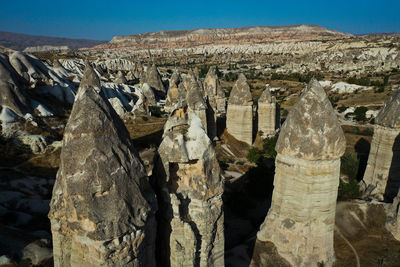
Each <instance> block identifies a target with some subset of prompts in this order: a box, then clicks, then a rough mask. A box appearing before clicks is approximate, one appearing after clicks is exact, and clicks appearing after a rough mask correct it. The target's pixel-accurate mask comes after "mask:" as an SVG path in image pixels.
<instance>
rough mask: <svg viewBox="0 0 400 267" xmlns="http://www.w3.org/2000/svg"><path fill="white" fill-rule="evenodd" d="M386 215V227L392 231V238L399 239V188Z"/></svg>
mask: <svg viewBox="0 0 400 267" xmlns="http://www.w3.org/2000/svg"><path fill="white" fill-rule="evenodd" d="M388 217H389V218H388V220H387V223H386V228H387V229H388V230H389V232H391V233H392V235H393V237H394V238H396V239H397V240H399V241H400V190H399V192H398V193H397V196H396V197H395V198H394V199H393V204H392V205H391V207H390V209H389V216H388Z"/></svg>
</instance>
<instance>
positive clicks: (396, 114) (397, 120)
mask: <svg viewBox="0 0 400 267" xmlns="http://www.w3.org/2000/svg"><path fill="white" fill-rule="evenodd" d="M375 123H376V124H378V125H381V126H384V127H390V128H400V90H397V91H396V92H395V94H394V95H393V96H392V97H391V98H390V99H389V101H388V102H386V104H385V106H384V107H383V108H382V109H381V110H380V111H379V113H378V115H377V116H376V119H375Z"/></svg>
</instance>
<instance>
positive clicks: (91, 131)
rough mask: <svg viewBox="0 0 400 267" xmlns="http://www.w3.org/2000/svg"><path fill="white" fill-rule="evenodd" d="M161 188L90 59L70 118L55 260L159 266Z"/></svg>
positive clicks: (57, 200)
mask: <svg viewBox="0 0 400 267" xmlns="http://www.w3.org/2000/svg"><path fill="white" fill-rule="evenodd" d="M156 208H157V203H156V198H155V194H154V192H153V191H152V189H151V187H150V184H149V182H148V180H147V177H146V172H145V168H144V166H143V164H142V162H141V160H140V158H139V156H138V154H137V152H136V151H135V149H134V148H133V146H132V142H131V140H130V138H129V134H128V131H127V130H126V128H125V126H124V124H123V122H122V121H121V119H120V118H119V116H118V115H117V114H116V112H115V111H114V109H113V108H112V107H111V105H110V104H109V102H108V101H107V99H106V98H105V96H104V93H103V92H102V91H101V87H100V81H99V78H98V77H97V75H96V73H95V72H94V71H93V69H92V68H91V67H90V66H88V67H87V68H86V70H85V74H84V77H83V78H82V81H81V85H80V88H79V92H78V94H77V97H76V101H75V103H74V106H73V109H72V113H71V116H70V119H69V121H68V123H67V126H66V129H65V133H64V139H63V146H62V152H61V164H60V169H59V171H58V173H57V178H56V183H55V185H54V189H53V196H52V200H51V203H50V213H49V218H50V220H51V230H52V235H53V250H54V252H53V254H54V265H55V266H155V259H154V257H155V254H154V252H155V232H156V221H155V216H154V214H155V211H156Z"/></svg>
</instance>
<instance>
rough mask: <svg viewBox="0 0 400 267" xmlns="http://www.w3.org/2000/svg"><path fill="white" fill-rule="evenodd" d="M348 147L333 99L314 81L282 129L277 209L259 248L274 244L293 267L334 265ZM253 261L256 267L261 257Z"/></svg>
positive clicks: (276, 180)
mask: <svg viewBox="0 0 400 267" xmlns="http://www.w3.org/2000/svg"><path fill="white" fill-rule="evenodd" d="M345 146H346V143H345V138H344V134H343V131H342V129H341V127H340V124H339V121H338V119H337V117H336V115H335V113H334V110H333V108H332V106H331V104H330V102H329V100H328V97H327V95H326V94H325V92H324V90H323V89H322V87H321V86H320V85H319V83H318V82H317V81H316V80H312V81H311V82H310V84H309V85H308V86H307V88H306V89H305V90H304V92H303V94H302V95H301V97H300V99H299V101H298V102H297V103H296V104H295V106H294V107H293V108H292V109H291V110H290V112H289V115H288V117H287V119H286V121H285V123H284V124H283V126H282V130H281V134H280V135H279V139H278V142H277V144H276V151H277V152H278V155H277V158H276V168H275V178H274V192H273V196H272V204H271V208H270V209H269V211H268V215H267V217H266V219H265V221H264V223H263V224H262V225H261V228H260V231H259V232H258V234H257V242H259V241H260V242H272V243H273V244H274V245H275V246H276V249H277V251H278V253H279V255H280V256H281V257H283V258H284V259H285V260H287V261H288V262H289V263H290V264H291V265H293V266H317V264H318V263H321V262H323V263H324V264H325V266H332V264H333V262H334V260H335V256H334V249H333V231H334V225H335V209H336V198H337V192H338V186H339V174H340V157H341V155H342V154H343V153H344V150H345ZM260 242H259V244H260ZM257 251H258V249H257V248H255V252H257ZM253 258H254V259H258V261H255V260H253V261H252V265H253V266H257V264H258V263H259V262H260V257H259V255H253Z"/></svg>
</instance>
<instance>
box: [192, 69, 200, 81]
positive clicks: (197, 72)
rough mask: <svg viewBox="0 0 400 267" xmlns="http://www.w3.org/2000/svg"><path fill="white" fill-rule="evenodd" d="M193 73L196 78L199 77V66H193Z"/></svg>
mask: <svg viewBox="0 0 400 267" xmlns="http://www.w3.org/2000/svg"><path fill="white" fill-rule="evenodd" d="M193 73H194V75H195V77H196V79H199V78H200V71H199V68H197V67H195V68H194V70H193Z"/></svg>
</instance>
